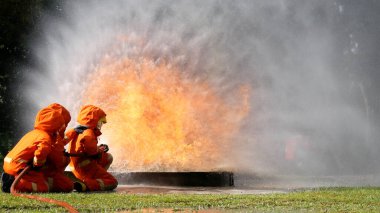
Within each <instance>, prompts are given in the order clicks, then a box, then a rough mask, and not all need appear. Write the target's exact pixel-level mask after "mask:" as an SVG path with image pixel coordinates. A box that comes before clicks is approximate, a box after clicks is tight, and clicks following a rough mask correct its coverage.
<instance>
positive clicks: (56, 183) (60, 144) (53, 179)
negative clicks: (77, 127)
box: [41, 103, 77, 192]
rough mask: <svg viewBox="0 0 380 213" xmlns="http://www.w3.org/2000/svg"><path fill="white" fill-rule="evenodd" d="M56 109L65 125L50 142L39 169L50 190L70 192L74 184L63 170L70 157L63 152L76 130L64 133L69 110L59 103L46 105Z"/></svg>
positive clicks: (68, 119) (68, 121)
mask: <svg viewBox="0 0 380 213" xmlns="http://www.w3.org/2000/svg"><path fill="white" fill-rule="evenodd" d="M48 108H52V109H54V110H55V111H57V112H58V113H59V114H60V115H61V116H62V117H63V119H64V121H65V125H64V126H62V128H61V129H60V130H59V131H58V135H57V139H56V141H55V142H54V143H53V144H52V149H51V152H50V153H49V155H48V156H47V161H46V164H45V166H44V167H43V168H42V169H41V171H42V172H43V173H44V176H45V178H46V181H47V183H48V184H49V189H50V190H49V191H50V192H71V191H73V189H74V184H73V182H72V180H71V179H70V178H68V177H67V176H66V175H65V174H64V172H65V168H66V167H67V165H69V162H70V158H69V157H68V154H67V153H66V152H65V148H64V147H65V145H66V144H67V143H68V142H69V140H70V139H71V138H73V137H75V136H76V134H77V133H76V132H75V131H74V130H71V131H69V132H67V133H66V136H65V130H66V127H67V125H68V124H69V123H70V120H71V116H70V113H69V111H68V110H67V109H66V108H65V107H63V106H62V105H60V104H57V103H53V104H50V105H49V106H48Z"/></svg>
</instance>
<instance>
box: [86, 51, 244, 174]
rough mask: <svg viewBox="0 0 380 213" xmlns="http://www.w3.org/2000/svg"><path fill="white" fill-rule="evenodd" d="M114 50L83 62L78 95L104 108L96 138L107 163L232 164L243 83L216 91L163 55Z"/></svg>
mask: <svg viewBox="0 0 380 213" xmlns="http://www.w3.org/2000/svg"><path fill="white" fill-rule="evenodd" d="M121 46H123V45H121ZM124 46H125V45H124ZM115 52H117V51H114V50H113V51H112V52H111V53H107V54H104V56H103V57H101V58H100V59H99V63H97V65H96V66H93V67H92V68H91V70H89V73H90V75H89V80H88V81H87V82H88V83H86V84H84V88H85V89H84V90H83V97H84V98H83V99H82V103H85V104H86V103H91V104H95V105H99V106H102V108H103V109H104V110H105V111H106V113H107V120H108V121H109V122H108V123H107V125H105V126H104V127H103V128H102V132H103V135H102V136H101V137H100V143H107V144H108V145H109V146H110V148H111V149H110V152H112V154H113V156H114V162H113V164H112V167H111V169H112V170H114V171H117V172H220V171H232V170H233V169H234V168H233V165H234V159H233V158H232V157H231V155H228V153H229V152H230V151H231V147H232V146H233V141H234V140H233V139H234V137H235V136H236V134H237V133H238V132H239V128H240V127H241V125H242V123H243V120H244V118H245V117H246V116H247V114H248V111H249V96H250V88H249V86H247V85H244V84H242V85H239V86H238V87H237V88H236V89H235V90H234V91H233V92H231V94H222V93H221V92H220V91H218V85H217V84H215V83H213V82H209V81H208V80H207V78H204V77H202V76H197V74H195V73H192V74H191V72H186V70H182V69H183V67H181V66H179V65H176V64H175V63H170V62H169V61H170V60H167V59H164V58H154V57H152V56H146V57H141V56H130V55H128V56H125V55H120V54H116V53H115ZM228 156H230V157H228ZM171 174H173V173H171Z"/></svg>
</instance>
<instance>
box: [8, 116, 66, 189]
mask: <svg viewBox="0 0 380 213" xmlns="http://www.w3.org/2000/svg"><path fill="white" fill-rule="evenodd" d="M63 125H64V119H63V118H62V116H61V115H60V114H59V113H58V112H57V111H55V110H53V109H52V108H44V109H42V110H40V111H39V112H38V114H37V116H36V120H35V123H34V130H32V131H30V132H29V133H27V134H26V135H25V136H24V137H22V138H21V140H20V141H19V142H18V143H17V144H16V146H15V147H14V148H13V149H12V150H11V151H10V152H9V153H8V154H7V156H5V158H4V171H5V172H6V173H8V174H10V175H13V176H16V178H17V176H18V174H19V173H20V172H21V171H22V170H23V169H24V168H25V167H26V166H27V165H28V164H30V163H32V162H33V165H34V166H38V167H41V166H43V165H44V164H45V162H46V159H47V156H48V155H49V153H50V152H51V146H52V143H54V141H55V140H56V138H57V131H58V130H59V129H60V128H62V126H63ZM15 189H16V190H17V191H20V192H48V191H49V187H48V184H47V182H46V180H45V178H44V175H43V173H42V172H41V171H36V170H29V171H28V172H27V173H26V174H25V175H24V176H23V177H22V178H21V180H20V182H19V184H18V185H17V186H16V187H15Z"/></svg>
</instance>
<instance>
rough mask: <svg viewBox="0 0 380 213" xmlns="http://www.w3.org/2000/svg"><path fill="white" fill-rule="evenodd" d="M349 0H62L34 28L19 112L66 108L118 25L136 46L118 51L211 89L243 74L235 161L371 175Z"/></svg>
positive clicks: (253, 168) (269, 168)
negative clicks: (246, 95)
mask: <svg viewBox="0 0 380 213" xmlns="http://www.w3.org/2000/svg"><path fill="white" fill-rule="evenodd" d="M350 6H351V5H350V4H349V2H347V3H344V2H343V3H340V2H339V1H330V0H322V1H290V0H289V1H286V0H275V1H251V0H249V1H248V0H247V1H243V0H240V1H221V0H212V1H147V0H146V1H145V0H141V1H132V0H131V1H122V0H119V1H112V2H109V1H69V2H67V3H66V4H65V5H64V6H63V14H64V15H63V16H62V17H47V19H46V20H45V23H44V28H43V29H44V30H45V31H44V37H42V38H39V40H38V42H36V43H34V44H33V45H34V50H35V52H34V53H35V56H36V60H37V61H38V66H37V67H35V69H34V70H31V71H30V72H28V73H29V74H28V76H27V78H26V79H27V81H26V82H23V84H24V85H25V86H23V87H22V92H23V94H24V96H25V98H28V100H29V103H30V107H28V109H25V108H24V109H23V110H24V111H25V115H24V117H25V118H26V119H25V123H26V124H27V125H28V126H30V124H31V120H30V119H32V118H33V115H34V112H35V111H36V109H37V108H39V107H42V106H46V105H48V104H49V103H51V102H59V103H61V104H62V105H64V106H66V107H67V108H68V109H69V110H70V112H72V115H73V118H75V116H76V113H77V111H78V110H79V106H80V105H81V102H80V101H81V99H82V97H83V95H85V94H83V90H84V87H85V85H86V80H88V74H89V73H88V72H89V70H92V69H91V68H93V67H95V66H96V65H97V63H99V61H98V60H99V58H101V57H102V56H104V54H106V53H108V52H110V51H111V52H112V49H111V50H110V46H112V45H114V44H115V41H116V40H117V37H118V36H127V37H128V39H131V38H132V39H136V38H137V39H141V40H143V41H144V42H143V46H133V45H131V46H128V45H127V47H124V48H123V51H124V52H123V53H122V54H130V55H135V56H136V57H138V56H139V55H142V54H150V55H152V57H154V58H155V59H157V60H159V59H161V58H163V59H165V60H167V61H169V62H170V63H173V64H176V65H179V66H181V67H182V68H183V70H186V71H187V72H189V73H188V74H189V75H191V76H194V77H196V78H199V79H206V80H207V81H209V82H211V83H212V84H213V85H214V86H215V87H216V88H218V89H219V94H220V95H226V94H227V95H231V94H232V93H231V91H233V90H234V89H236V87H237V86H239V85H243V84H249V85H250V87H251V88H252V95H251V98H250V102H251V103H250V104H251V109H250V114H249V116H248V117H247V118H246V119H245V121H244V124H243V125H242V128H241V131H240V133H239V134H238V135H237V136H236V138H234V140H235V142H234V147H233V149H232V150H231V156H226V158H233V159H234V162H236V163H235V165H234V166H235V167H236V168H237V170H238V171H242V172H254V173H270V174H294V173H297V174H324V175H336V174H363V173H364V174H376V173H378V172H379V171H380V166H379V164H378V162H376V161H378V157H376V155H378V152H379V151H380V148H379V145H378V143H376V138H377V136H378V133H377V129H378V122H377V121H378V118H376V117H373V115H374V114H375V112H376V110H377V108H375V109H373V108H374V107H373V105H372V104H373V101H372V100H373V98H374V96H373V91H374V90H373V89H372V90H370V89H371V88H369V87H368V84H367V83H366V82H368V79H370V77H369V78H367V77H366V75H365V74H360V72H358V71H357V69H358V67H359V66H358V60H357V58H360V57H364V56H363V55H360V54H361V53H362V52H363V51H365V49H364V50H363V48H362V47H361V43H360V42H359V41H360V39H361V38H360V37H358V36H360V35H356V34H355V33H352V32H350V27H352V26H354V25H353V24H352V23H351V22H350V21H349V20H346V19H345V17H356V16H359V15H360V14H354V15H352V14H348V15H347V13H348V12H350V11H349V9H347V8H350ZM351 8H352V7H351ZM352 31H355V29H353V30H352ZM363 36H365V35H362V37H363ZM368 48H369V47H368ZM115 54H117V53H115ZM360 69H366V67H360ZM371 91H372V93H371ZM375 94H376V93H375ZM72 125H74V122H72Z"/></svg>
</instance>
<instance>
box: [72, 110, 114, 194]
mask: <svg viewBox="0 0 380 213" xmlns="http://www.w3.org/2000/svg"><path fill="white" fill-rule="evenodd" d="M77 121H78V123H79V124H80V125H79V126H78V127H76V128H74V130H75V131H76V132H77V133H80V134H79V135H77V136H76V137H74V139H73V140H72V141H71V142H70V147H69V155H70V156H71V157H70V159H71V161H70V168H71V170H72V172H73V174H74V175H75V177H76V178H78V179H79V180H80V181H82V182H83V183H82V182H75V183H74V188H75V189H76V190H77V191H106V190H113V189H115V188H116V187H117V184H118V183H117V180H116V179H115V178H114V177H113V176H112V175H111V174H110V173H108V172H107V169H108V168H109V166H110V165H111V163H112V160H113V158H112V155H111V154H109V153H107V152H108V146H107V145H105V144H100V145H99V146H98V137H99V136H100V135H101V134H102V133H101V132H100V130H101V127H102V125H103V124H105V123H106V122H107V121H106V114H105V112H104V111H103V110H102V109H100V108H99V107H96V106H93V105H86V106H83V107H82V109H81V111H80V112H79V115H78V119H77Z"/></svg>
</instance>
